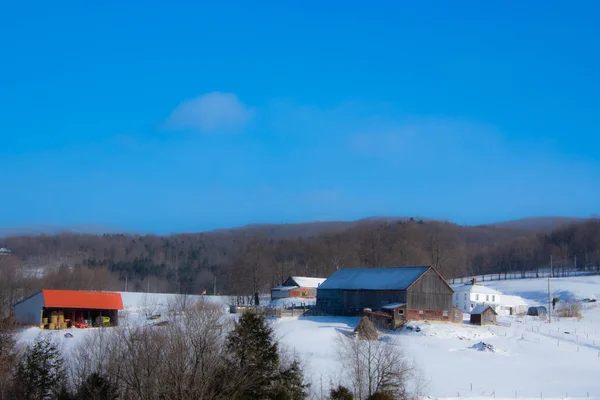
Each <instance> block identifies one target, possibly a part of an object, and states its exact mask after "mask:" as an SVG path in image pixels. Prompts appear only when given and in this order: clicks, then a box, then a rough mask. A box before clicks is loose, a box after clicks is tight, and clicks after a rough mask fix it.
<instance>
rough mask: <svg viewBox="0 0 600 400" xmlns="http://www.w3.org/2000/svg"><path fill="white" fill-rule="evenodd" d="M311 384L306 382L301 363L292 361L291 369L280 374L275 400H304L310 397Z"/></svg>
mask: <svg viewBox="0 0 600 400" xmlns="http://www.w3.org/2000/svg"><path fill="white" fill-rule="evenodd" d="M309 389H310V384H308V383H305V382H304V373H303V371H302V368H301V367H300V363H299V362H298V361H296V360H294V361H292V364H291V365H290V367H289V368H287V369H284V370H283V371H281V372H280V374H279V385H278V388H277V390H276V394H275V396H274V397H273V399H274V400H303V399H306V398H307V397H308V395H309Z"/></svg>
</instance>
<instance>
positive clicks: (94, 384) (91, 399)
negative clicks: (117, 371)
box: [76, 373, 119, 400]
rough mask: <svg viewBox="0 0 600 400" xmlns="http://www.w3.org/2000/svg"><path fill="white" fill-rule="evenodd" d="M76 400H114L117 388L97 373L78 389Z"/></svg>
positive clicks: (116, 395)
mask: <svg viewBox="0 0 600 400" xmlns="http://www.w3.org/2000/svg"><path fill="white" fill-rule="evenodd" d="M76 398H77V400H116V399H118V398H119V395H118V392H117V388H116V387H115V386H114V385H113V384H111V383H110V382H109V381H108V380H107V379H105V378H104V377H103V376H102V375H100V374H98V373H93V374H91V375H90V376H88V378H87V379H86V380H85V382H84V383H83V385H81V387H80V388H79V391H78V392H77V396H76Z"/></svg>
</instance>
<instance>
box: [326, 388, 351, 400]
mask: <svg viewBox="0 0 600 400" xmlns="http://www.w3.org/2000/svg"><path fill="white" fill-rule="evenodd" d="M329 399H330V400H354V395H353V394H352V392H351V391H350V390H349V389H348V388H347V387H344V386H342V385H339V386H338V387H337V388H336V389H331V391H330V392H329Z"/></svg>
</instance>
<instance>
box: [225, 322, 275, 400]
mask: <svg viewBox="0 0 600 400" xmlns="http://www.w3.org/2000/svg"><path fill="white" fill-rule="evenodd" d="M226 349H227V352H228V353H229V355H230V357H231V361H232V363H233V364H234V368H239V370H240V371H242V372H243V373H244V374H246V375H247V377H248V379H247V380H246V381H247V387H245V388H243V390H242V391H241V393H240V396H239V398H240V399H244V400H246V399H247V400H251V399H256V400H263V399H268V398H272V397H273V391H274V390H275V388H276V385H277V383H278V382H277V380H278V377H279V376H278V375H279V353H278V349H277V344H276V343H275V341H274V340H273V329H271V327H270V326H269V325H268V323H267V321H266V319H265V316H264V315H263V314H261V313H259V312H257V311H247V312H245V313H243V314H242V315H241V317H240V319H239V321H238V322H236V323H235V327H234V329H233V330H232V331H231V332H230V333H229V335H228V336H227V344H226Z"/></svg>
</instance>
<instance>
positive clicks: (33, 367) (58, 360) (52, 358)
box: [15, 337, 66, 400]
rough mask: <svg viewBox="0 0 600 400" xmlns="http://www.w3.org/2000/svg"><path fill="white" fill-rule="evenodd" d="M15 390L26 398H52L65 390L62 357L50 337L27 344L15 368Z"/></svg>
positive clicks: (35, 399)
mask: <svg viewBox="0 0 600 400" xmlns="http://www.w3.org/2000/svg"><path fill="white" fill-rule="evenodd" d="M15 378H16V379H15V386H16V390H17V391H18V392H19V394H20V395H21V396H22V398H24V399H27V400H46V399H53V398H56V397H58V396H59V395H63V396H64V393H65V392H66V388H65V371H64V367H63V359H62V357H61V354H60V351H59V350H58V347H57V346H56V344H54V343H53V342H52V341H50V339H48V338H47V337H46V338H37V339H36V340H35V342H34V343H33V345H31V346H28V347H27V350H26V351H25V354H24V355H23V358H22V360H21V362H20V364H19V367H18V369H17V374H16V377H15Z"/></svg>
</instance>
